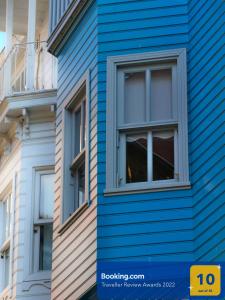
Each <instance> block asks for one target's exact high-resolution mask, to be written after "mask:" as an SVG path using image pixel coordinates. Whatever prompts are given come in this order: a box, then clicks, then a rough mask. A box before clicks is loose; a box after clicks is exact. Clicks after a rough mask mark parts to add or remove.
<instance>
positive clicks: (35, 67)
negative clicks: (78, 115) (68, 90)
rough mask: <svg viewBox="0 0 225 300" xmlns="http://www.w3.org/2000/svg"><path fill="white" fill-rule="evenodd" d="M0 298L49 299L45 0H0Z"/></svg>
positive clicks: (49, 76) (49, 72) (50, 104)
mask: <svg viewBox="0 0 225 300" xmlns="http://www.w3.org/2000/svg"><path fill="white" fill-rule="evenodd" d="M0 31H4V32H6V46H5V48H4V49H3V51H2V52H1V54H0V300H6V299H26V300H29V299H37V300H40V299H43V300H45V299H50V288H51V263H52V258H51V257H52V223H53V214H54V205H53V203H54V181H55V176H54V173H55V167H54V165H55V106H56V95H57V90H56V82H57V78H56V74H57V61H56V59H55V58H54V57H52V56H51V55H50V54H49V53H47V50H46V41H47V37H48V0H20V1H16V0H0Z"/></svg>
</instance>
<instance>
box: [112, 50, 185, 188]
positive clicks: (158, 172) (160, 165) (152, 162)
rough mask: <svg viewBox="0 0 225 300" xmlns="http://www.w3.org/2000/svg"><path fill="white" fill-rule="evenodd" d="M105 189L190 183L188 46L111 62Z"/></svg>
mask: <svg viewBox="0 0 225 300" xmlns="http://www.w3.org/2000/svg"><path fill="white" fill-rule="evenodd" d="M107 100H108V106H107V134H106V136H107V138H108V139H107V174H106V175H107V180H106V181H107V189H106V192H107V191H109V192H110V191H113V190H115V189H116V191H119V190H121V191H123V190H133V189H134V190H135V189H149V188H163V187H165V188H168V187H174V186H181V185H188V154H187V94H186V67H185V50H183V49H179V50H173V51H164V52H158V53H157V52H155V53H145V54H140V55H128V56H123V57H112V58H109V60H108V97H107Z"/></svg>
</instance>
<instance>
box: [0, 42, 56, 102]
mask: <svg viewBox="0 0 225 300" xmlns="http://www.w3.org/2000/svg"><path fill="white" fill-rule="evenodd" d="M3 55H4V53H2V54H1V60H0V102H1V101H2V100H3V99H4V98H5V97H8V96H15V95H22V94H29V93H38V92H43V91H45V90H52V89H56V88H57V60H56V58H55V57H54V56H52V55H51V54H49V53H48V52H47V44H46V42H34V43H24V44H15V45H14V46H13V48H12V49H11V51H10V52H9V54H8V55H7V57H4V56H3Z"/></svg>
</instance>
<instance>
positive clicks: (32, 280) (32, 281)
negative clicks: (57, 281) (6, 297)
mask: <svg viewBox="0 0 225 300" xmlns="http://www.w3.org/2000/svg"><path fill="white" fill-rule="evenodd" d="M34 286H39V287H42V288H44V289H47V290H50V289H51V271H39V272H36V273H33V274H30V275H29V276H28V277H27V278H26V279H25V280H24V281H23V282H22V290H23V291H30V290H31V288H33V287H34ZM40 291H43V290H42V289H41V290H40Z"/></svg>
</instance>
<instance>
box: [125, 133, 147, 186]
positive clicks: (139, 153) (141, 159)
mask: <svg viewBox="0 0 225 300" xmlns="http://www.w3.org/2000/svg"><path fill="white" fill-rule="evenodd" d="M144 181H147V135H146V134H142V135H140V134H139V135H128V136H127V140H126V182H127V183H133V182H144Z"/></svg>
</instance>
